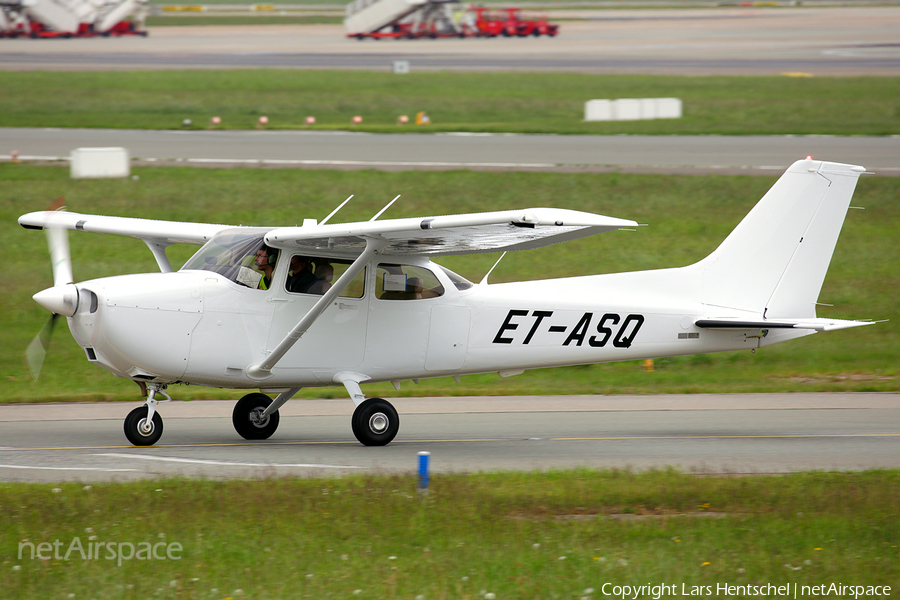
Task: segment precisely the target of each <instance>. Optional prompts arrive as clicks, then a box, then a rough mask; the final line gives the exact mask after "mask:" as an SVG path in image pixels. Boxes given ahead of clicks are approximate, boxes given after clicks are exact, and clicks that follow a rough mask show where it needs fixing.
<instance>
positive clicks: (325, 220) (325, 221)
mask: <svg viewBox="0 0 900 600" xmlns="http://www.w3.org/2000/svg"><path fill="white" fill-rule="evenodd" d="M352 197H353V194H350V197H349V198H347V199H346V200H344V201H343V202H341V204H340V206H338V207H337V208H336V209H334V210H333V211H331V213H329V215H328V216H327V217H325V218H324V219H322V222H321V223H319V225H324V224H325V223H327V222H328V219H330V218H331V217H333V216H334V215H336V214H337V211H339V210H341V209H342V208H344V205H345V204H347V203H348V202H350V198H352Z"/></svg>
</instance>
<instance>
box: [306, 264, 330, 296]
mask: <svg viewBox="0 0 900 600" xmlns="http://www.w3.org/2000/svg"><path fill="white" fill-rule="evenodd" d="M315 275H316V281H315V283H313V284H312V285H311V286H309V290H307V293H309V294H317V295H319V296H321V295H323V294H324V293H325V292H327V291H328V290H329V289H331V280H332V279H334V267H332V266H331V265H329V264H328V263H321V264H316V272H315Z"/></svg>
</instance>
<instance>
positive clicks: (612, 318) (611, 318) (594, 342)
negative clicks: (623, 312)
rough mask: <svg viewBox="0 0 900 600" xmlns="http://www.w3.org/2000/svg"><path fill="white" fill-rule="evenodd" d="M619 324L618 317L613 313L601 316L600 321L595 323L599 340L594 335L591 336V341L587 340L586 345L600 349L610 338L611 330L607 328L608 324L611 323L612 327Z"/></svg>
mask: <svg viewBox="0 0 900 600" xmlns="http://www.w3.org/2000/svg"><path fill="white" fill-rule="evenodd" d="M618 322H619V315H617V314H615V313H606V314H605V315H603V318H601V319H600V322H599V323H597V333H599V334H600V335H601V336H603V337H601V338H600V339H597V336H596V335H592V336H591V339H589V340H588V343H589V344H590V345H591V346H592V347H594V348H602V347H603V346H605V345H606V342H608V341H609V338H610V337H611V336H612V333H613V332H612V329H610V328H609V327H607V326H606V325H607V324H608V323H612V324H613V325H615V324H617V323H618Z"/></svg>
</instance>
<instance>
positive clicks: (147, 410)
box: [125, 383, 172, 446]
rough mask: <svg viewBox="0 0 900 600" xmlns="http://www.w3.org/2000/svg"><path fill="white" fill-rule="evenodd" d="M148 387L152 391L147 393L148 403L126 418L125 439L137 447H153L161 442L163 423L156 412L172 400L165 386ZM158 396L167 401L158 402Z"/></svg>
mask: <svg viewBox="0 0 900 600" xmlns="http://www.w3.org/2000/svg"><path fill="white" fill-rule="evenodd" d="M148 387H149V388H150V391H149V392H148V393H147V402H146V403H145V404H144V405H143V406H139V407H137V408H136V409H134V410H133V411H131V412H130V413H128V416H127V417H125V437H126V438H128V441H129V442H131V443H132V444H134V445H135V446H152V445H153V444H155V443H156V442H158V441H159V438H160V437H161V436H162V433H163V421H162V417H161V416H159V413H158V412H156V405H157V404H159V403H160V402H168V401H170V400H171V399H172V397H171V396H169V394H167V393H166V391H165V390H166V386H165V385H162V384H159V383H151V384H150V385H149V386H148ZM157 394H162V395H163V396H165V397H166V399H165V400H157V399H156V395H157Z"/></svg>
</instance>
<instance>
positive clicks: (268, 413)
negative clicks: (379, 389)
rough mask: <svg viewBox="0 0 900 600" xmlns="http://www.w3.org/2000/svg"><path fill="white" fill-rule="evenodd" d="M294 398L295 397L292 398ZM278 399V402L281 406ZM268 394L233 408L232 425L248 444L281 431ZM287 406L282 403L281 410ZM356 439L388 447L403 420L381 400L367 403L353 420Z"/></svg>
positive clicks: (249, 398)
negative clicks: (283, 406) (250, 441)
mask: <svg viewBox="0 0 900 600" xmlns="http://www.w3.org/2000/svg"><path fill="white" fill-rule="evenodd" d="M291 395H293V394H291ZM278 401H279V398H276V399H275V402H278ZM272 403H273V401H272V400H271V399H270V398H269V397H268V396H266V395H265V394H259V393H255V394H247V395H246V396H244V397H243V398H241V399H240V400H238V403H237V404H235V406H234V412H233V413H232V415H231V421H232V423H234V430H235V431H237V432H238V434H240V436H241V437H242V438H244V439H246V440H265V439H268V438H269V437H271V435H272V434H273V433H275V430H276V429H277V428H278V421H279V416H278V411H277V410H272V409H271V408H270V405H271V404H272ZM282 404H284V402H280V403H279V404H278V406H279V407H280V406H281V405H282ZM350 425H351V427H352V429H353V435H355V436H356V439H358V440H359V441H360V443H361V444H363V445H365V446H385V445H387V444H389V443H390V442H391V440H393V439H394V437H396V435H397V432H398V431H399V430H400V417H399V415H397V411H396V409H394V407H393V406H391V403H390V402H388V401H387V400H384V399H382V398H369V399H368V400H364V401H363V402H361V403H360V404H359V405H358V406H357V407H356V410H354V411H353V418H352V419H351V420H350Z"/></svg>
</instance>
